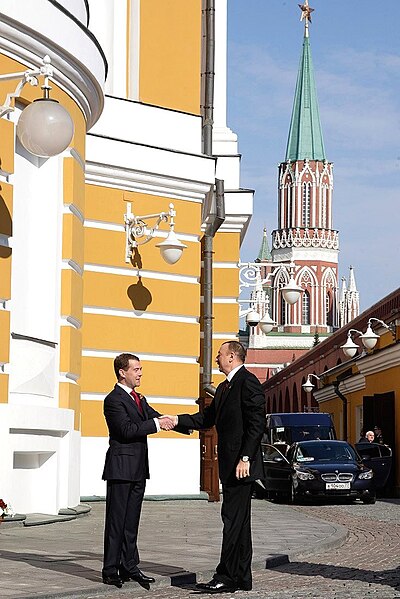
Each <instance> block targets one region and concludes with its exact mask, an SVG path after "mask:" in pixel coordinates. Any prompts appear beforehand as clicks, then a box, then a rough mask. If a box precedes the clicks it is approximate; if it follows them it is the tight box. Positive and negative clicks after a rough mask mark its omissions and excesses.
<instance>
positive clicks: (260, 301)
mask: <svg viewBox="0 0 400 599" xmlns="http://www.w3.org/2000/svg"><path fill="white" fill-rule="evenodd" d="M265 267H267V268H270V271H269V272H267V273H266V275H265V276H264V278H263V277H262V276H261V269H262V268H265ZM239 269H240V271H239V290H240V291H239V292H240V293H241V292H242V290H243V289H249V288H253V290H254V291H255V293H258V297H250V298H249V299H245V300H242V299H239V300H238V302H239V304H243V303H247V304H250V308H249V309H246V310H240V312H239V317H240V318H242V317H244V316H246V323H247V324H248V325H249V326H250V327H252V330H253V333H254V329H255V327H256V326H257V325H259V327H260V329H261V331H262V332H263V333H264V334H266V335H268V333H270V332H271V331H272V329H273V328H274V326H276V323H275V322H274V320H273V319H272V318H271V316H270V313H269V303H270V300H269V297H268V296H267V295H266V293H265V291H264V288H263V285H265V284H266V283H269V282H270V281H271V279H272V278H273V277H274V276H275V275H276V273H277V272H278V271H280V270H282V269H284V270H285V271H286V272H287V273H288V275H289V277H288V279H289V280H288V282H287V284H286V285H284V286H282V287H280V291H281V293H282V296H283V299H284V300H285V302H286V303H287V304H289V305H293V304H295V303H296V302H297V301H298V300H299V299H300V296H301V293H302V291H303V289H302V288H301V287H299V286H298V285H297V284H296V282H295V280H294V269H295V264H294V263H293V262H291V263H290V264H287V263H278V262H247V263H239ZM260 305H261V306H265V308H266V309H265V313H264V315H262V314H260V313H259V312H257V310H256V306H260ZM263 311H264V310H263Z"/></svg>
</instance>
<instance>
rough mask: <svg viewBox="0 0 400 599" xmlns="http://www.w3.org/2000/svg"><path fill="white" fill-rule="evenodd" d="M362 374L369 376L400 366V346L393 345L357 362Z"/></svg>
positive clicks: (397, 344)
mask: <svg viewBox="0 0 400 599" xmlns="http://www.w3.org/2000/svg"><path fill="white" fill-rule="evenodd" d="M357 366H358V370H359V372H360V373H361V374H363V375H365V376H368V375H370V374H376V373H377V372H381V371H382V370H388V369H389V368H395V367H397V366H400V344H399V343H396V344H395V345H391V346H389V347H387V348H385V349H383V350H382V351H380V352H376V353H374V354H372V355H370V356H366V357H365V358H363V359H362V360H360V361H359V362H357Z"/></svg>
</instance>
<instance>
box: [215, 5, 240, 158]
mask: <svg viewBox="0 0 400 599" xmlns="http://www.w3.org/2000/svg"><path fill="white" fill-rule="evenodd" d="M227 10H228V9H227V0H216V1H215V79H214V128H213V153H214V154H220V155H227V154H237V151H238V150H237V135H236V134H235V133H233V131H231V129H229V127H227V124H226V96H227V75H226V73H227V42H228V39H227Z"/></svg>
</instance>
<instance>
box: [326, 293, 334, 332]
mask: <svg viewBox="0 0 400 599" xmlns="http://www.w3.org/2000/svg"><path fill="white" fill-rule="evenodd" d="M325 306H326V324H327V325H328V326H330V327H332V326H333V309H332V296H331V294H330V293H329V291H328V292H327V293H326V296H325Z"/></svg>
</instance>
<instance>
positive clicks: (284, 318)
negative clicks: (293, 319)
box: [280, 292, 286, 325]
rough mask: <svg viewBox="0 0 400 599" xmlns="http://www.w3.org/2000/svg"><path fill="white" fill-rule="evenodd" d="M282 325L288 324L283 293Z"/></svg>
mask: <svg viewBox="0 0 400 599" xmlns="http://www.w3.org/2000/svg"><path fill="white" fill-rule="evenodd" d="M280 324H281V325H285V324H286V302H285V300H284V299H283V293H282V292H281V322H280Z"/></svg>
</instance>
